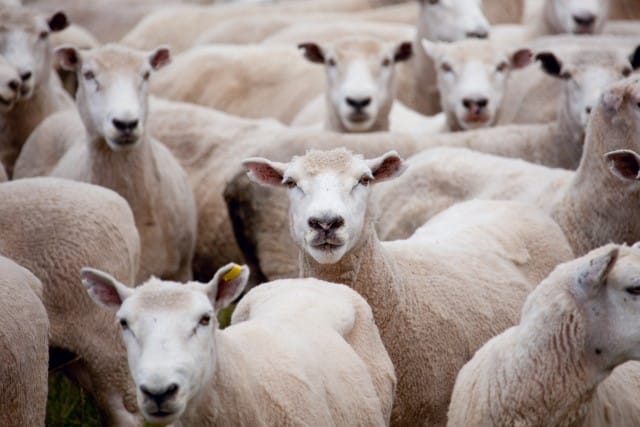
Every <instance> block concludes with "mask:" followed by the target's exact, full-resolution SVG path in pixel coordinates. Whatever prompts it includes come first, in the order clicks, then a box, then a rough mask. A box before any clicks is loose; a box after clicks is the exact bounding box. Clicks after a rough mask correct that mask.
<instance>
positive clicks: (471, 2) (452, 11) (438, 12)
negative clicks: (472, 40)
mask: <svg viewBox="0 0 640 427" xmlns="http://www.w3.org/2000/svg"><path fill="white" fill-rule="evenodd" d="M418 21H419V23H418V27H419V28H424V30H425V31H426V32H425V33H424V34H422V36H423V37H426V38H428V39H429V40H440V41H447V42H453V41H457V40H463V39H465V38H469V37H476V38H483V39H484V38H487V37H488V36H489V28H490V26H489V21H487V18H485V16H484V14H483V13H482V1H481V0H421V1H420V14H419V17H418Z"/></svg>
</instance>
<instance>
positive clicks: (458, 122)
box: [422, 39, 532, 131]
mask: <svg viewBox="0 0 640 427" xmlns="http://www.w3.org/2000/svg"><path fill="white" fill-rule="evenodd" d="M422 47H423V48H424V51H425V52H426V54H427V56H429V57H430V58H431V60H432V61H433V64H434V66H435V69H436V80H437V85H438V92H439V94H440V103H441V107H442V111H443V112H444V114H445V115H446V118H447V126H448V128H449V129H450V130H452V131H459V130H469V129H478V128H481V127H487V126H492V125H493V124H494V123H495V122H496V120H497V117H498V116H499V115H500V112H501V109H502V98H503V93H504V90H505V86H506V83H507V81H508V78H509V75H510V73H511V71H512V70H517V69H520V68H523V67H525V66H527V65H528V64H529V63H530V61H531V57H532V53H531V51H530V50H529V49H518V50H516V51H515V52H513V53H510V54H508V55H505V51H504V48H501V47H498V46H496V45H495V44H494V43H492V42H490V41H487V40H472V39H469V40H461V41H458V42H455V43H434V42H430V41H429V40H426V39H425V40H423V41H422Z"/></svg>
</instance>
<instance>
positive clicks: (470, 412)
mask: <svg viewBox="0 0 640 427" xmlns="http://www.w3.org/2000/svg"><path fill="white" fill-rule="evenodd" d="M639 276H640V250H639V249H638V248H637V247H631V248H630V247H628V246H619V245H614V244H610V245H606V246H604V247H601V248H598V249H595V250H593V251H591V252H589V253H588V254H587V255H585V256H583V257H581V258H578V259H576V260H573V261H570V262H567V263H564V264H561V265H559V266H558V267H557V268H556V269H555V270H554V271H553V272H552V273H551V274H550V275H549V277H547V278H546V279H545V280H543V281H542V283H541V284H540V286H538V287H537V288H536V289H535V290H534V291H533V292H532V293H531V295H529V297H528V298H527V301H526V303H525V305H524V308H523V309H522V317H521V319H520V323H519V324H518V325H517V326H514V327H511V328H509V329H507V330H506V331H505V332H503V333H502V334H500V335H498V336H497V337H494V338H492V339H491V340H490V341H488V342H487V343H486V344H485V345H484V346H482V347H481V348H480V350H478V351H477V352H476V354H475V355H474V356H473V358H472V359H471V360H470V361H469V362H468V363H467V364H466V365H465V366H464V367H463V368H462V370H461V371H460V373H459V374H458V378H457V379H456V384H455V387H454V390H453V395H452V398H451V406H450V407H449V421H448V424H447V425H449V426H452V427H453V426H461V427H462V426H471V425H473V426H489V425H501V426H507V425H518V426H539V425H558V426H564V425H584V426H594V427H595V426H603V425H616V426H624V425H628V426H631V425H635V424H636V423H637V422H638V419H639V418H640V405H638V403H637V399H634V398H632V396H634V395H636V394H637V393H638V390H639V387H640V381H639V379H640V364H639V363H637V362H629V363H625V362H627V361H629V360H635V361H637V360H640V335H639V333H638V326H640V310H639V309H638V307H637V306H636V304H637V302H638V301H637V299H638V298H637V296H638V294H640V286H639V283H638V277H639ZM614 369H615V370H614ZM612 371H613V372H612Z"/></svg>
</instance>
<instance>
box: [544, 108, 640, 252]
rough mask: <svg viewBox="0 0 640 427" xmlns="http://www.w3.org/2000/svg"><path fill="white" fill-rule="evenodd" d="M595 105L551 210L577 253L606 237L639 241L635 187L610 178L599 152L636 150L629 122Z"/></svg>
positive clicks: (638, 195)
mask: <svg viewBox="0 0 640 427" xmlns="http://www.w3.org/2000/svg"><path fill="white" fill-rule="evenodd" d="M599 110H600V108H598V111H597V112H596V114H595V115H594V116H593V117H592V118H591V123H590V125H589V129H588V131H587V137H586V142H585V146H584V150H583V155H582V159H581V161H580V166H579V167H578V170H577V171H576V174H575V176H574V178H573V181H572V182H571V184H570V186H569V188H568V190H567V192H566V193H565V195H564V197H563V198H562V200H561V201H560V202H559V204H558V205H557V206H555V207H554V208H553V209H552V216H553V218H554V219H555V220H556V222H557V223H558V224H559V225H560V226H561V227H562V229H563V231H564V232H565V235H566V236H567V239H568V240H569V243H570V244H571V247H572V248H573V251H574V253H575V254H576V255H577V256H579V255H583V254H585V253H587V252H588V251H589V250H591V249H594V248H596V247H598V246H602V245H604V244H606V243H609V242H619V243H622V242H635V241H637V240H640V218H639V217H638V215H636V214H635V210H636V209H637V206H638V205H639V204H640V188H638V186H637V184H635V183H628V182H626V181H623V180H622V179H620V178H617V177H615V176H614V175H613V174H612V173H611V172H610V171H609V170H608V167H607V165H606V162H605V160H604V157H603V156H604V154H605V153H606V152H608V151H611V150H616V149H622V148H633V149H637V147H636V145H638V144H636V143H635V141H634V138H638V137H637V136H636V131H635V129H634V124H633V122H632V119H631V118H627V117H624V116H623V115H621V114H620V113H618V114H616V115H615V116H613V117H610V118H605V117H603V116H604V115H605V114H604V113H603V112H602V111H599ZM607 121H609V123H606V122H607Z"/></svg>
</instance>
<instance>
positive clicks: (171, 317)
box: [81, 264, 249, 425]
mask: <svg viewBox="0 0 640 427" xmlns="http://www.w3.org/2000/svg"><path fill="white" fill-rule="evenodd" d="M81 274H82V280H83V284H84V285H85V287H86V288H87V289H88V291H89V294H90V296H91V297H92V298H93V299H94V300H95V301H96V302H97V303H98V304H101V305H106V306H107V307H111V308H113V309H116V310H117V313H116V319H117V321H118V322H119V324H120V325H121V327H122V337H123V339H124V342H125V346H126V348H127V355H128V359H129V369H130V371H131V375H132V377H133V381H134V383H135V385H136V392H137V398H138V405H139V406H140V408H141V409H142V413H143V415H144V417H145V418H146V419H147V420H148V421H150V422H152V423H154V424H159V425H167V424H171V423H173V422H175V421H176V420H177V419H179V418H180V417H181V416H182V414H183V413H184V412H185V410H188V407H189V404H190V402H191V401H192V400H193V399H194V398H195V397H196V396H197V395H198V394H199V393H200V391H201V390H202V389H203V388H204V387H206V385H207V383H208V382H209V381H210V380H211V379H212V376H213V374H214V369H215V366H216V340H215V330H216V329H217V326H218V323H217V320H216V312H217V311H218V310H220V309H221V308H224V307H226V306H227V305H229V304H230V303H231V302H232V301H233V300H234V299H235V298H237V297H238V296H239V295H240V293H241V292H242V290H243V289H244V286H245V285H246V283H247V280H248V278H249V269H248V268H247V267H246V266H242V267H240V266H238V265H236V264H228V265H226V266H225V267H222V268H221V269H220V270H218V272H217V273H216V274H215V276H214V278H213V279H212V280H211V282H209V283H208V284H203V283H197V282H189V283H187V284H181V283H175V282H164V281H161V280H159V279H157V278H151V279H150V280H148V281H147V282H145V283H144V284H142V285H141V286H139V287H137V288H135V290H134V289H133V288H128V287H126V286H125V285H122V284H121V283H118V282H117V281H116V280H115V279H114V278H113V277H111V276H109V275H108V274H106V273H103V272H100V271H97V270H93V269H83V270H82V273H81Z"/></svg>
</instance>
